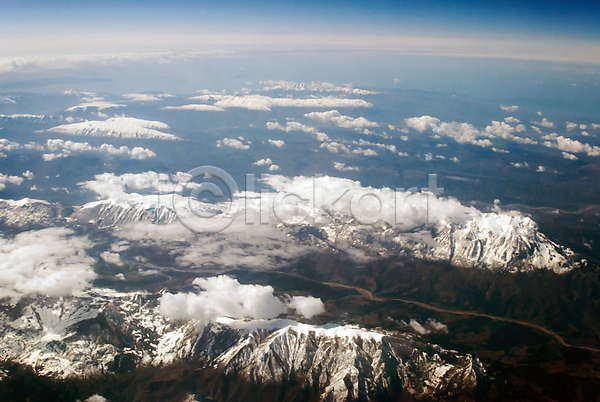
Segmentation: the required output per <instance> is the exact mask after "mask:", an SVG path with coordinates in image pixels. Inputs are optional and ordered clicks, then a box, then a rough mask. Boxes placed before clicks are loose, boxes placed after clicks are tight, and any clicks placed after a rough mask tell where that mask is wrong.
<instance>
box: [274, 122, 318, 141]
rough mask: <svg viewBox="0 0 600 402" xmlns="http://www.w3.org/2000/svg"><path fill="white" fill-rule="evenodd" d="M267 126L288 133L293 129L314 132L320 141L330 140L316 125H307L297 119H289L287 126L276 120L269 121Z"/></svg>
mask: <svg viewBox="0 0 600 402" xmlns="http://www.w3.org/2000/svg"><path fill="white" fill-rule="evenodd" d="M267 128H268V129H269V130H282V131H285V132H286V133H290V132H292V131H302V132H305V133H309V134H313V135H314V136H315V137H316V138H317V140H319V141H329V137H328V136H327V134H325V133H321V132H319V131H317V129H316V128H314V127H309V126H306V125H304V124H302V123H298V122H297V121H288V122H286V124H285V126H283V125H281V124H279V123H278V122H276V121H270V122H267Z"/></svg>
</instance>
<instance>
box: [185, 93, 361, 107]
mask: <svg viewBox="0 0 600 402" xmlns="http://www.w3.org/2000/svg"><path fill="white" fill-rule="evenodd" d="M190 99H193V100H203V101H211V100H212V101H215V103H214V104H213V105H214V106H217V107H221V108H231V107H235V108H243V109H248V110H261V111H269V110H271V108H273V107H301V108H314V107H318V108H331V107H346V108H356V107H373V105H372V104H371V103H369V102H366V101H364V100H362V99H349V98H337V97H333V96H328V97H322V98H304V99H294V98H271V97H269V96H264V95H241V96H240V95H221V94H208V95H200V96H194V97H192V98H190Z"/></svg>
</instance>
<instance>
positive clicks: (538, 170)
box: [536, 165, 546, 172]
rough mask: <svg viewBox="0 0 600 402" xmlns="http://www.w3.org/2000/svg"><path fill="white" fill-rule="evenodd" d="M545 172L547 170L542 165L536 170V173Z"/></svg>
mask: <svg viewBox="0 0 600 402" xmlns="http://www.w3.org/2000/svg"><path fill="white" fill-rule="evenodd" d="M545 171H546V168H545V167H543V166H542V165H540V166H538V168H537V170H536V172H545Z"/></svg>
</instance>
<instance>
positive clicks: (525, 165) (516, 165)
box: [510, 162, 529, 169]
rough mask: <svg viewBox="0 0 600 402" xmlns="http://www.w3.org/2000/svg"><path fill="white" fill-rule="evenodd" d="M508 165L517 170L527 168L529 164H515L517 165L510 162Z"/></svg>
mask: <svg viewBox="0 0 600 402" xmlns="http://www.w3.org/2000/svg"><path fill="white" fill-rule="evenodd" d="M510 164H511V165H513V166H514V167H516V168H517V169H518V168H525V167H529V164H528V163H527V162H517V163H514V162H511V163H510Z"/></svg>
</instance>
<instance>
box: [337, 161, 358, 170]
mask: <svg viewBox="0 0 600 402" xmlns="http://www.w3.org/2000/svg"><path fill="white" fill-rule="evenodd" d="M333 168H334V169H335V170H339V171H340V172H345V171H351V170H359V169H358V167H356V166H346V164H345V163H341V162H333Z"/></svg>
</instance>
